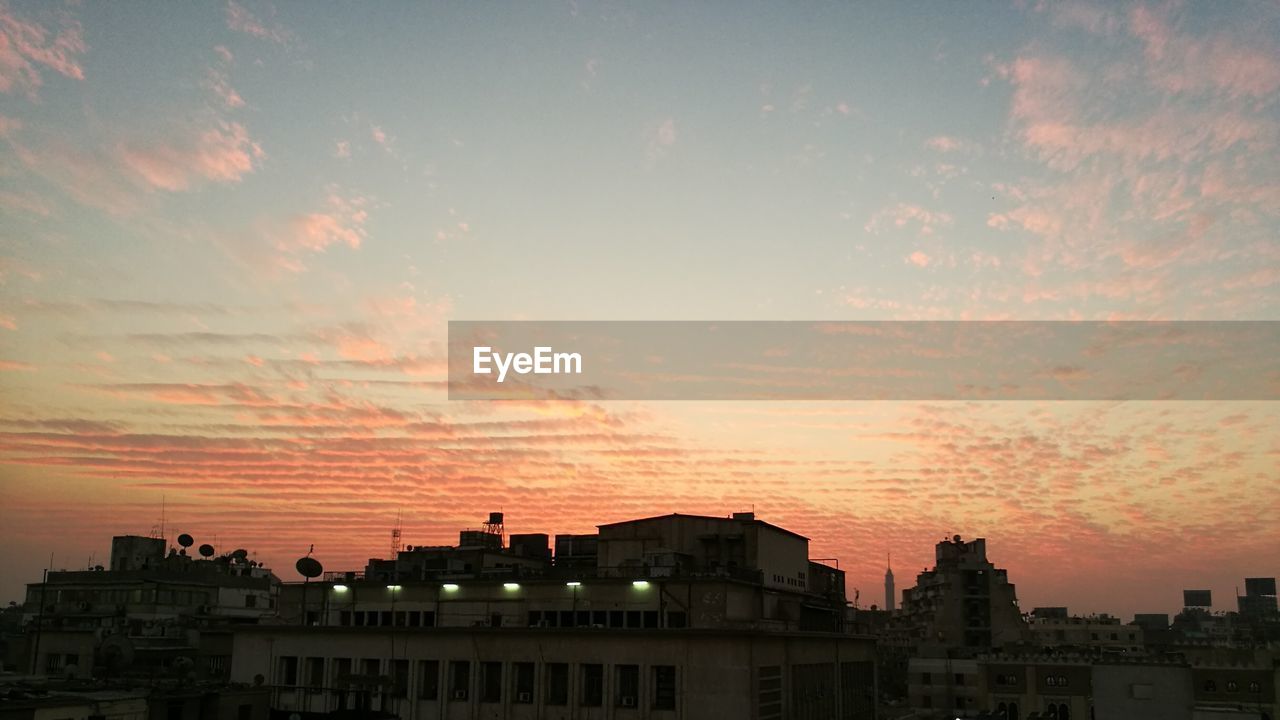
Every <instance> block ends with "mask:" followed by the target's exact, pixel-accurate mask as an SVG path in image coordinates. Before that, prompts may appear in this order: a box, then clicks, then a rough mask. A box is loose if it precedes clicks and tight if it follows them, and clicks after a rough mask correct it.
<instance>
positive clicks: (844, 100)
mask: <svg viewBox="0 0 1280 720" xmlns="http://www.w3.org/2000/svg"><path fill="white" fill-rule="evenodd" d="M392 8H394V10H392ZM328 10H329V11H327V12H325V13H311V12H307V10H306V6H304V5H300V4H289V3H274V4H272V3H258V2H239V1H237V0H232V1H230V2H226V3H210V4H200V5H191V6H181V7H178V6H170V5H166V4H161V3H130V4H111V5H108V4H105V3H102V4H98V3H85V4H73V3H69V4H66V5H58V4H46V3H28V2H8V1H4V2H0V219H2V222H0V515H2V516H3V517H2V520H3V521H2V522H0V546H2V547H4V550H3V551H2V552H0V599H4V600H9V599H14V600H17V599H20V597H21V589H22V586H23V585H24V584H25V583H29V582H35V581H37V580H38V579H39V577H40V573H41V570H42V569H43V568H45V567H46V566H47V565H48V564H49V559H50V556H51V555H52V557H53V559H54V563H53V564H54V565H55V567H67V568H75V567H80V566H82V565H84V564H86V563H87V561H88V557H89V555H90V554H94V553H98V554H101V553H104V552H105V550H106V546H107V542H108V539H109V538H110V537H111V536H113V535H118V534H125V533H128V532H133V533H140V534H146V533H148V532H149V530H150V528H151V527H152V526H153V525H155V524H157V523H158V521H159V520H160V516H161V506H162V505H163V506H164V511H163V514H164V515H165V518H166V523H167V524H168V525H169V526H170V527H173V528H178V529H179V530H180V531H183V532H190V533H192V534H193V535H195V536H197V537H200V538H212V537H213V536H215V535H216V536H217V537H218V538H219V544H220V546H224V547H225V546H226V545H228V544H229V545H232V546H234V547H245V548H249V549H251V550H254V551H257V552H258V553H259V557H260V559H263V560H265V561H267V562H268V563H269V564H270V565H271V566H272V567H273V568H275V569H276V570H277V572H279V573H280V574H281V576H282V577H283V578H284V579H286V580H288V579H293V577H292V563H293V560H294V559H296V558H297V557H299V556H300V555H302V554H304V553H305V551H306V549H307V548H308V547H309V546H311V545H315V547H316V554H317V555H318V556H319V557H321V558H322V559H323V561H324V562H325V564H326V566H328V567H332V568H333V569H338V568H341V567H349V568H355V567H360V566H363V563H364V562H365V561H366V560H367V559H368V558H369V557H376V556H379V554H385V549H386V548H387V546H388V542H389V538H390V531H391V528H392V527H393V526H394V525H395V523H396V518H397V516H399V515H400V514H401V513H403V536H404V542H405V543H407V544H419V543H436V542H447V541H449V540H450V539H451V538H452V537H453V533H455V532H456V530H457V529H458V528H459V527H465V526H468V525H476V524H478V523H479V521H480V519H481V518H482V517H483V513H484V512H487V511H490V510H503V511H505V512H506V513H507V515H508V517H509V518H510V520H511V523H512V526H513V527H515V528H518V529H519V531H522V532H525V531H527V532H548V533H558V532H560V533H574V532H590V531H592V530H593V528H594V526H595V524H597V523H606V522H613V521H618V520H624V519H629V518H635V517H647V516H652V515H659V514H663V513H667V512H681V513H689V514H707V515H723V514H726V513H729V512H733V511H742V510H749V509H755V510H756V512H758V513H759V515H760V516H761V517H763V518H766V519H768V520H769V521H770V522H773V523H776V524H778V525H781V526H783V527H787V528H790V529H793V530H795V531H796V532H799V533H801V534H803V535H806V536H808V537H810V538H812V541H813V555H814V556H815V557H839V558H840V559H841V568H842V569H844V570H846V572H847V574H848V586H849V593H850V595H852V593H853V589H854V588H855V587H856V588H858V589H860V590H861V594H862V599H863V604H864V605H869V604H871V603H870V602H867V600H868V598H878V596H880V595H882V589H883V573H884V559H885V557H886V553H890V552H891V553H892V554H893V557H894V558H895V560H894V566H895V575H896V582H897V585H898V587H899V588H906V587H910V586H911V585H912V584H913V583H914V576H915V573H916V572H919V569H920V568H924V567H928V566H930V565H932V558H933V544H934V543H935V542H936V541H937V540H938V539H940V538H945V537H950V536H952V535H954V534H960V535H962V536H963V537H966V538H969V537H985V538H987V539H988V541H989V543H990V547H991V553H992V556H993V558H995V559H996V561H997V563H998V564H999V565H1000V566H1001V567H1004V568H1007V569H1008V570H1009V574H1010V578H1011V580H1012V582H1014V583H1015V584H1016V585H1017V588H1018V595H1019V599H1020V601H1021V604H1022V605H1023V607H1024V608H1026V609H1030V608H1031V607H1033V606H1035V605H1066V606H1068V607H1070V608H1072V610H1073V612H1079V613H1081V614H1087V613H1090V612H1110V613H1113V614H1116V615H1121V616H1126V617H1127V616H1129V615H1132V614H1133V613H1138V612H1147V611H1151V612H1164V611H1175V610H1176V605H1177V603H1178V601H1179V599H1180V597H1181V591H1182V589H1184V588H1201V587H1204V588H1211V589H1213V590H1214V596H1215V600H1216V601H1217V602H1218V605H1217V608H1218V609H1233V607H1232V604H1233V603H1234V600H1233V599H1232V594H1231V590H1232V589H1233V587H1235V586H1236V585H1237V584H1239V583H1240V582H1242V579H1243V578H1245V577H1252V576H1274V575H1277V574H1280V572H1278V569H1277V567H1276V562H1277V557H1276V553H1275V548H1276V547H1280V528H1277V527H1276V526H1275V523H1274V518H1275V517H1276V516H1277V514H1278V513H1280V482H1277V480H1278V479H1280V478H1278V477H1277V475H1278V472H1280V471H1278V464H1277V459H1278V458H1280V437H1278V436H1277V433H1276V432H1275V428H1276V427H1280V407H1277V405H1276V403H1269V402H1261V401H1259V402H1245V401H1233V402H1126V403H1113V402H1070V403H1066V402H1056V403H1055V402H1012V401H1011V402H964V403H959V402H953V403H947V402H874V403H853V402H850V403H819V402H810V403H805V402H739V403H715V402H703V403H694V402H661V403H659V402H649V403H645V402H595V401H587V400H579V401H521V402H502V403H495V402H483V401H454V402H450V401H448V399H447V394H446V392H445V379H446V371H447V363H446V355H445V350H446V323H447V322H448V321H450V320H922V319H935V320H956V321H963V320H984V319H990V320H998V319H1014V320H1079V319H1088V320H1108V319H1133V320H1267V321H1274V320H1280V292H1277V287H1280V163H1277V162H1275V159H1276V158H1277V157H1278V156H1280V102H1278V100H1277V98H1280V41H1277V38H1280V6H1277V5H1276V4H1275V3H1274V2H1262V1H1261V0H1259V1H1257V2H1242V3H1237V4H1202V3H1177V2H1173V3H1135V4H1133V5H1129V6H1125V7H1113V6H1111V5H1109V4H1104V3H1096V4H1095V3H1088V2H1074V1H1073V2H1062V3H1051V4H1050V3H1034V2H1032V3H1028V2H1011V3H1008V4H1007V5H991V6H984V7H983V8H981V10H974V9H972V8H966V7H962V6H951V5H935V6H925V5H921V6H902V5H900V4H891V3H880V4H863V5H859V6H856V7H836V8H831V7H823V8H821V9H817V8H807V9H806V8H794V7H793V8H787V9H784V8H780V7H771V6H767V5H753V6H750V7H739V6H736V5H732V6H731V5H727V4H716V3H709V4H704V5H698V6H692V7H664V8H649V9H646V11H644V12H640V11H638V10H633V9H629V8H626V7H615V6H612V5H607V4H604V5H602V4H596V3H587V2H567V3H554V4H540V5H527V6H516V5H495V6H482V7H476V6H470V5H467V6H431V5H428V6H408V5H394V6H392V5H388V6H374V7H367V6H364V7H354V6H353V7H333V8H329V9H328ZM1268 381H1270V382H1274V381H1275V378H1259V382H1260V383H1261V382H1268ZM876 602H878V600H877V601H876Z"/></svg>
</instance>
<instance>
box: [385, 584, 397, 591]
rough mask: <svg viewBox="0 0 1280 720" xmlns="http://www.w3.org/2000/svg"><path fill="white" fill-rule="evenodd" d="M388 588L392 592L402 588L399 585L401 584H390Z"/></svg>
mask: <svg viewBox="0 0 1280 720" xmlns="http://www.w3.org/2000/svg"><path fill="white" fill-rule="evenodd" d="M387 589H388V590H390V591H391V592H396V591H397V590H399V589H400V586H399V585H388V586H387Z"/></svg>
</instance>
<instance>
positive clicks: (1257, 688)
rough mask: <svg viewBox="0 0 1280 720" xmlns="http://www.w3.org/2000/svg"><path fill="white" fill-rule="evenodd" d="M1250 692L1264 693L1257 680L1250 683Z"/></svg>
mask: <svg viewBox="0 0 1280 720" xmlns="http://www.w3.org/2000/svg"><path fill="white" fill-rule="evenodd" d="M1249 692H1251V693H1256V692H1262V685H1261V684H1260V683H1259V682H1258V681H1257V680H1251V681H1250V682H1249Z"/></svg>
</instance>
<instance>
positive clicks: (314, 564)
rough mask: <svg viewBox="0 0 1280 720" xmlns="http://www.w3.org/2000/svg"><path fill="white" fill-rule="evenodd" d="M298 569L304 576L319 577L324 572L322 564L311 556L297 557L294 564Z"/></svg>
mask: <svg viewBox="0 0 1280 720" xmlns="http://www.w3.org/2000/svg"><path fill="white" fill-rule="evenodd" d="M294 567H295V568H297V569H298V574H299V575H301V576H302V577H304V578H314V577H320V575H321V573H323V572H324V566H323V565H321V564H320V561H319V560H317V559H315V558H313V557H304V558H298V562H297V563H295V564H294Z"/></svg>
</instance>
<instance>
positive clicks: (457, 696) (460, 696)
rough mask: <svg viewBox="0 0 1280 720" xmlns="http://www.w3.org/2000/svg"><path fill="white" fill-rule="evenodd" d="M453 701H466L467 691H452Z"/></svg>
mask: <svg viewBox="0 0 1280 720" xmlns="http://www.w3.org/2000/svg"><path fill="white" fill-rule="evenodd" d="M453 699H454V700H466V699H467V691H466V690H454V691H453Z"/></svg>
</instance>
